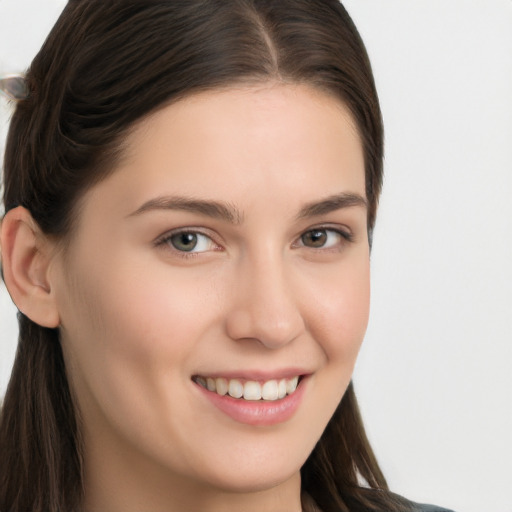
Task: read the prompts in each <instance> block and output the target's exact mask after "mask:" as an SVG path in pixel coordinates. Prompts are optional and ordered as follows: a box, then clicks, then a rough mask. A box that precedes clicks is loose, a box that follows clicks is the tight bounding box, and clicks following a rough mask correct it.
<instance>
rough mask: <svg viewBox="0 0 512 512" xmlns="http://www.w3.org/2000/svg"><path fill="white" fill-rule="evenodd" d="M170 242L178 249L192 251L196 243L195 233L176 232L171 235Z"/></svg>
mask: <svg viewBox="0 0 512 512" xmlns="http://www.w3.org/2000/svg"><path fill="white" fill-rule="evenodd" d="M171 242H172V245H173V246H174V247H175V248H176V249H178V250H179V251H192V250H193V249H194V248H195V246H196V245H197V235H196V234H194V233H178V234H177V235H174V236H173V237H171Z"/></svg>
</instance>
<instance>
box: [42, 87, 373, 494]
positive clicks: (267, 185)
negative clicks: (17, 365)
mask: <svg viewBox="0 0 512 512" xmlns="http://www.w3.org/2000/svg"><path fill="white" fill-rule="evenodd" d="M127 148H128V149H127V151H126V154H125V158H124V160H123V161H122V163H121V164H120V165H119V168H118V169H116V171H115V172H114V173H113V174H112V175H110V176H109V177H108V178H107V179H105V180H104V181H102V182H101V183H99V184H98V185H96V186H94V187H93V188H92V189H91V190H90V191H89V192H87V194H86V195H85V197H84V199H83V202H82V204H81V208H80V209H79V218H78V225H77V230H76V232H75V233H74V235H73V237H72V239H71V243H70V246H69V249H68V250H67V251H66V253H65V255H62V256H56V262H57V264H55V265H53V267H52V270H51V272H52V276H53V282H54V290H55V293H56V297H57V302H58V307H59V313H60V321H61V336H62V344H63V349H64V356H65V360H66V364H67V367H68V372H69V376H70V380H71V385H72V389H73V392H74V394H75V396H76V400H77V402H78V405H79V408H80V412H81V420H82V422H83V429H84V443H85V462H86V485H89V486H91V487H94V486H96V488H98V486H99V487H100V488H101V486H102V485H103V486H104V487H105V488H108V484H104V483H102V482H105V481H107V480H108V479H109V478H110V479H111V480H113V481H115V482H116V485H118V486H121V487H123V486H124V487H125V488H126V492H128V495H129V492H130V489H132V488H133V487H135V486H136V485H137V484H136V482H140V481H142V480H144V479H146V480H147V481H150V482H151V484H150V485H158V483H159V482H160V483H163V482H165V483H166V485H168V486H171V487H172V486H175V487H176V489H186V488H190V485H193V486H195V488H196V489H197V492H198V493H200V492H201V489H203V490H204V489H206V488H209V489H210V490H211V489H217V490H223V491H226V492H230V491H236V492H237V493H244V492H249V491H251V492H252V491H258V490H263V489H270V488H274V489H278V488H279V487H280V486H286V485H291V484H290V482H293V485H296V484H297V482H298V481H299V480H298V479H299V476H298V475H299V469H300V467H301V466H302V464H303V463H304V461H305V460H306V458H307V456H308V455H309V453H310V452H311V450H312V449H313V447H314V445H315V443H316V442H317V440H318V439H319V437H320V435H321V434H322V431H323V430H324V428H325V426H326V424H327V422H328V421H329V419H330V417H331V415H332V414H333V412H334V410H335V408H336V406H337V405H338V403H339V401H340V399H341V398H342V396H343V393H344V392H345V389H346V387H347V385H348V383H349V380H350V378H351V374H352V370H353V367H354V363H355V360H356V355H357V353H358V350H359V347H360V345H361V342H362V340H363V336H364V332H365V329H366V325H367V318H368V307H369V248H368V239H367V225H366V201H365V179H364V162H363V153H362V148H361V143H360V139H359V136H358V134H357V130H356V128H355V126H354V123H353V121H352V119H351V116H350V115H349V114H348V111H347V109H346V108H345V107H344V106H343V105H342V104H341V103H340V102H338V101H337V100H335V99H333V98H331V97H329V96H327V95H325V94H323V93H320V92H316V91H314V90H312V89H310V88H307V87H305V86H291V85H286V86H284V85H273V86H271V85H268V86H260V87H242V88H240V89H230V90H226V91H220V92H219V91H216V92H207V93H201V94H197V95H194V96H192V97H190V98H188V99H186V100H182V101H179V102H177V103H175V104H173V105H171V106H168V107H166V108H164V109H163V110H161V111H159V112H158V113H156V114H154V115H152V116H151V117H149V118H148V119H147V120H145V121H144V122H142V123H141V124H140V125H139V126H138V127H137V128H136V130H135V131H134V132H133V133H132V134H131V135H130V136H129V139H128V141H127ZM297 378H298V379H299V384H298V386H297V388H296V389H295V384H296V381H297ZM205 386H206V388H208V387H209V388H210V389H206V388H205ZM226 389H227V390H228V391H227V394H224V393H225V392H226ZM240 393H245V396H246V398H244V397H243V396H242V397H239V396H240ZM230 394H231V395H234V397H232V396H230ZM261 394H263V399H258V398H260V396H261ZM109 475H110V476H109ZM141 479H142V480H141ZM148 485H149V484H148ZM187 486H188V487H187ZM176 492H177V491H176ZM105 496H106V494H105Z"/></svg>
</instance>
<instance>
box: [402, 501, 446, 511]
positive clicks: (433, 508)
mask: <svg viewBox="0 0 512 512" xmlns="http://www.w3.org/2000/svg"><path fill="white" fill-rule="evenodd" d="M411 505H413V506H414V508H413V512H453V510H448V509H447V508H442V507H436V506H435V505H425V504H421V503H411Z"/></svg>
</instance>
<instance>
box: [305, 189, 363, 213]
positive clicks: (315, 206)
mask: <svg viewBox="0 0 512 512" xmlns="http://www.w3.org/2000/svg"><path fill="white" fill-rule="evenodd" d="M352 207H361V208H365V209H366V208H368V201H367V200H366V199H365V198H364V197H363V196H361V195H360V194H355V193H352V192H342V193H341V194H334V195H332V196H329V197H327V198H325V199H322V200H320V201H313V202H311V203H307V204H306V205H305V206H304V207H302V208H301V210H300V212H299V214H298V215H297V218H298V219H307V218H309V217H316V216H317V215H325V214H327V213H331V212H334V211H336V210H341V209H343V208H352Z"/></svg>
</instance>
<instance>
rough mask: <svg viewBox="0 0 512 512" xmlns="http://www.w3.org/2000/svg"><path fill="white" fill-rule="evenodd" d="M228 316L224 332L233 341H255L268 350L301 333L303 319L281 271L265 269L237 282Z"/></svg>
mask: <svg viewBox="0 0 512 512" xmlns="http://www.w3.org/2000/svg"><path fill="white" fill-rule="evenodd" d="M236 288H237V290H236V293H235V294H234V300H233V305H232V308H231V311H230V312H229V314H228V316H227V322H226V327H227V333H228V336H229V337H230V338H232V339H234V340H249V339H252V340H257V341H258V342H259V343H261V344H262V345H264V346H265V347H267V348H271V349H277V348H280V347H282V346H284V345H286V344H288V343H290V342H291V341H293V340H294V339H296V338H297V337H298V336H299V335H300V334H301V333H302V332H303V330H304V328H305V325H304V320H303V317H302V314H301V311H300V308H299V305H298V302H297V297H296V296H294V295H293V293H292V291H291V287H290V286H289V282H287V280H286V279H285V277H284V275H283V273H282V272H276V271H272V272H271V271H270V270H269V269H268V267H267V270H266V271H264V272H263V275H261V276H260V275H258V274H257V273H253V274H251V275H247V274H246V275H245V279H242V280H238V283H237V286H236Z"/></svg>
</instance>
